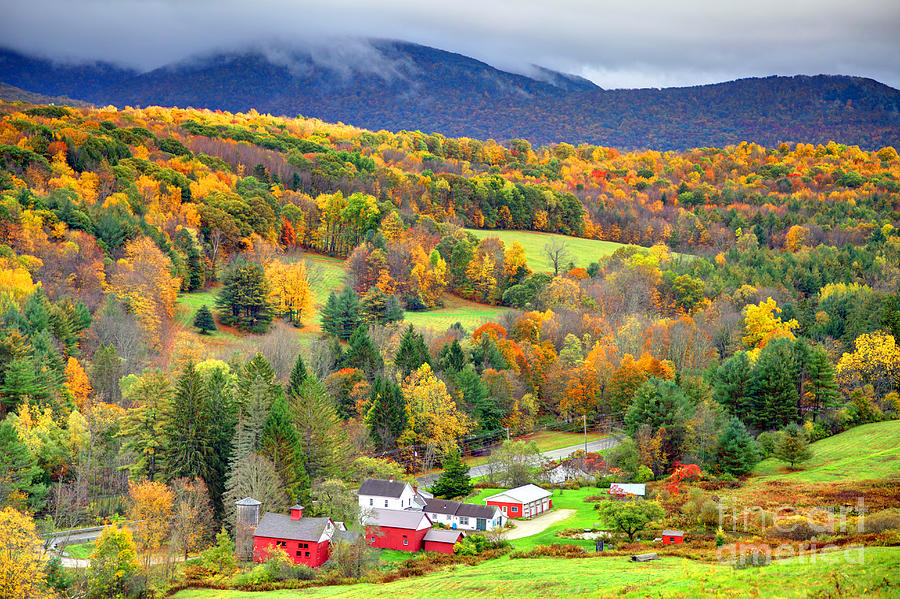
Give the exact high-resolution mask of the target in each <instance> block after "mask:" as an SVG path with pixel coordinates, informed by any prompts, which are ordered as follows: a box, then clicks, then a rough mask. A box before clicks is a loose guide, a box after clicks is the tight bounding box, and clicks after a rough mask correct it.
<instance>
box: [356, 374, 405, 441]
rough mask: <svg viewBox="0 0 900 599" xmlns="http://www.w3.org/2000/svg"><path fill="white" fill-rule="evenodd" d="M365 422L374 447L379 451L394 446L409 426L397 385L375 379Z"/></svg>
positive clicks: (400, 392) (403, 402)
mask: <svg viewBox="0 0 900 599" xmlns="http://www.w3.org/2000/svg"><path fill="white" fill-rule="evenodd" d="M365 422H366V424H367V425H368V426H369V433H370V434H371V436H372V440H373V441H375V445H377V446H378V447H379V448H381V449H390V448H392V447H393V446H394V444H395V443H396V441H397V439H398V438H400V435H402V434H403V431H405V430H406V427H407V425H408V424H409V415H408V414H407V411H406V402H405V401H404V399H403V393H402V391H401V390H400V386H399V385H395V384H394V383H392V382H391V381H389V380H386V379H382V378H381V377H378V378H376V379H375V383H374V384H373V385H372V391H371V394H370V395H369V410H368V411H367V412H366V416H365Z"/></svg>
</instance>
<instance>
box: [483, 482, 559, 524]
mask: <svg viewBox="0 0 900 599" xmlns="http://www.w3.org/2000/svg"><path fill="white" fill-rule="evenodd" d="M552 497H553V493H552V492H551V491H547V490H546V489H542V488H540V487H539V486H537V485H523V486H521V487H516V488H515V489H509V490H508V491H501V492H500V493H497V494H496V495H491V496H490V497H486V498H485V500H484V502H485V503H486V504H487V505H495V506H497V507H499V508H500V511H501V512H503V515H504V516H507V517H509V518H534V517H535V516H540V515H541V514H543V513H544V512H547V511H549V510H551V509H553V499H552Z"/></svg>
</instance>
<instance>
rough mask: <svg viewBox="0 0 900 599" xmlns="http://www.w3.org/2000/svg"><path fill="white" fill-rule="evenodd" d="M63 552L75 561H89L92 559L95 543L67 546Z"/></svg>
mask: <svg viewBox="0 0 900 599" xmlns="http://www.w3.org/2000/svg"><path fill="white" fill-rule="evenodd" d="M63 551H64V552H66V553H68V554H69V557H71V558H74V559H88V558H89V557H91V553H93V552H94V542H93V541H91V542H89V543H78V544H77V545H66V546H65V548H64V549H63Z"/></svg>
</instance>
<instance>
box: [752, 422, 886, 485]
mask: <svg viewBox="0 0 900 599" xmlns="http://www.w3.org/2000/svg"><path fill="white" fill-rule="evenodd" d="M811 447H812V450H813V457H812V459H811V460H809V461H808V462H806V463H804V464H803V465H802V468H803V469H802V470H798V471H795V472H790V471H788V470H787V469H786V468H785V463H784V462H780V461H778V460H775V459H774V458H769V459H768V460H765V461H763V462H761V463H760V464H759V465H758V466H757V467H756V470H755V472H754V474H756V477H754V479H756V480H775V479H780V480H786V481H794V482H834V481H851V480H866V479H883V478H888V477H890V476H891V475H894V476H897V475H900V420H890V421H887V422H876V423H873V424H865V425H863V426H857V427H856V428H852V429H850V430H849V431H846V432H843V433H841V434H839V435H835V436H833V437H828V438H827V439H822V440H821V441H817V442H815V443H813V444H812V445H811Z"/></svg>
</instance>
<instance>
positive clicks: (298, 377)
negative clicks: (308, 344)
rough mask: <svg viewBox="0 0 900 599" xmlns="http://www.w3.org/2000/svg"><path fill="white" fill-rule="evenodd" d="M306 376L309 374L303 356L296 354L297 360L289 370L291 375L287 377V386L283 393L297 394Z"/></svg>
mask: <svg viewBox="0 0 900 599" xmlns="http://www.w3.org/2000/svg"><path fill="white" fill-rule="evenodd" d="M308 376H309V373H308V372H307V371H306V364H305V363H304V362H303V355H302V354H297V360H296V361H295V362H294V367H293V368H292V369H291V375H290V377H288V384H287V387H286V388H285V392H286V393H288V394H291V393H299V391H300V385H302V384H303V381H305V380H306V377H308Z"/></svg>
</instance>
